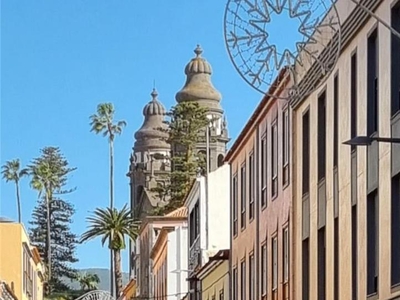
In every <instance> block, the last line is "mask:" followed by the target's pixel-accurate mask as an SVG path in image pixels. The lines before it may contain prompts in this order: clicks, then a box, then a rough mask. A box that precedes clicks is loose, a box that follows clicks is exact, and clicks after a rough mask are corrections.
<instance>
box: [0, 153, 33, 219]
mask: <svg viewBox="0 0 400 300" xmlns="http://www.w3.org/2000/svg"><path fill="white" fill-rule="evenodd" d="M1 168H2V169H3V170H2V171H1V174H3V178H4V179H5V180H6V182H9V181H14V183H15V189H16V194H17V209H18V222H19V223H21V222H22V215H21V198H20V195H19V181H20V179H21V178H22V177H25V176H27V175H28V169H25V168H24V169H20V168H21V164H20V162H19V159H13V160H10V161H7V162H6V164H5V165H3V166H2V167H1Z"/></svg>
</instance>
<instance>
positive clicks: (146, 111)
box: [143, 89, 167, 116]
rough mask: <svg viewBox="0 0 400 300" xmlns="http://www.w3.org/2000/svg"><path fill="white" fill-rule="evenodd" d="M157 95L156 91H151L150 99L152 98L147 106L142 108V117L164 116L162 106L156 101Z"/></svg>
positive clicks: (164, 111)
mask: <svg viewBox="0 0 400 300" xmlns="http://www.w3.org/2000/svg"><path fill="white" fill-rule="evenodd" d="M157 96H158V93H157V91H156V89H153V91H152V92H151V97H152V98H153V99H152V100H151V101H150V102H149V103H147V105H146V106H145V107H144V108H143V115H144V116H151V115H159V116H165V115H166V113H167V112H166V110H165V107H164V105H162V103H161V102H160V101H158V99H157Z"/></svg>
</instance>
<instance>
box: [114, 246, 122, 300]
mask: <svg viewBox="0 0 400 300" xmlns="http://www.w3.org/2000/svg"><path fill="white" fill-rule="evenodd" d="M113 252H114V266H115V287H116V298H115V299H118V297H119V296H120V293H121V291H122V272H121V250H119V249H115V250H114V251H113Z"/></svg>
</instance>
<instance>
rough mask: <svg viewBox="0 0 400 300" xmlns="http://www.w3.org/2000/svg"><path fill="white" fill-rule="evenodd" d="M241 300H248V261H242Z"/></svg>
mask: <svg viewBox="0 0 400 300" xmlns="http://www.w3.org/2000/svg"><path fill="white" fill-rule="evenodd" d="M240 278H241V282H240V300H246V261H245V260H243V261H242V262H241V263H240Z"/></svg>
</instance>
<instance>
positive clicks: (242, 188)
mask: <svg viewBox="0 0 400 300" xmlns="http://www.w3.org/2000/svg"><path fill="white" fill-rule="evenodd" d="M240 211H241V214H240V226H241V227H242V228H245V227H246V164H243V165H242V167H241V168H240Z"/></svg>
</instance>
